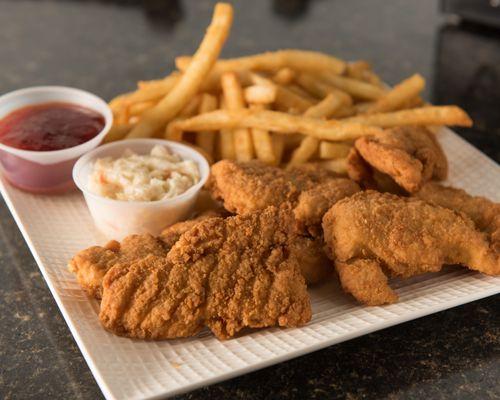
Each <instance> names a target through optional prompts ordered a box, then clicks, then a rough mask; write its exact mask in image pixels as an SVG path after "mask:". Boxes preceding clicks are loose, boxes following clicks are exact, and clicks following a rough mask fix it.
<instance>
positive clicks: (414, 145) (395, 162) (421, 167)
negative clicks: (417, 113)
mask: <svg viewBox="0 0 500 400" xmlns="http://www.w3.org/2000/svg"><path fill="white" fill-rule="evenodd" d="M375 171H378V172H381V173H383V174H387V175H389V176H390V177H391V178H392V179H393V180H394V181H395V182H396V183H397V184H398V185H399V186H401V187H402V188H403V189H404V190H406V191H407V192H409V193H414V192H416V191H418V190H419V189H420V187H421V186H422V185H423V184H424V183H425V182H427V181H429V180H431V179H437V180H442V179H446V176H447V174H448V162H447V160H446V156H445V154H444V152H443V150H442V148H441V146H440V145H439V143H438V141H437V140H436V138H435V136H434V135H433V134H432V133H431V132H429V131H428V130H427V129H426V128H424V127H411V126H410V127H397V128H393V129H387V130H384V131H381V132H380V134H377V135H374V136H364V137H360V138H359V139H357V140H356V141H355V142H354V148H353V149H352V150H351V153H350V154H349V157H348V168H347V172H348V174H349V177H350V178H351V179H353V180H355V181H357V182H360V183H362V184H363V185H364V186H365V187H366V188H368V189H376V188H377V187H378V186H377V183H376V180H375V179H374V172H375Z"/></svg>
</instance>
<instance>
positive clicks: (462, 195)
mask: <svg viewBox="0 0 500 400" xmlns="http://www.w3.org/2000/svg"><path fill="white" fill-rule="evenodd" d="M415 197H418V198H419V199H422V200H425V201H427V202H430V203H433V204H437V205H438V206H442V207H445V208H449V209H450V210H455V211H458V212H461V213H463V214H465V215H467V216H468V217H469V218H470V219H471V220H472V221H473V222H474V224H475V225H476V228H477V229H478V230H480V231H482V232H485V233H486V234H487V235H488V237H489V240H490V243H491V246H492V248H493V250H494V251H496V252H497V253H500V204H498V203H494V202H492V201H491V200H488V199H486V198H484V197H480V196H471V195H470V194H468V193H467V192H466V191H464V190H462V189H456V188H452V187H447V186H442V185H440V184H439V183H435V182H429V183H427V184H425V185H424V186H423V187H422V189H421V190H420V191H419V192H417V193H415Z"/></svg>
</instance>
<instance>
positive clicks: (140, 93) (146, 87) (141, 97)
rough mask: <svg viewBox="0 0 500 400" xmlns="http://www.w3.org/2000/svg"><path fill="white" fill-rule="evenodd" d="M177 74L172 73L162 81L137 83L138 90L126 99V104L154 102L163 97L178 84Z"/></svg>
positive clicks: (178, 76)
mask: <svg viewBox="0 0 500 400" xmlns="http://www.w3.org/2000/svg"><path fill="white" fill-rule="evenodd" d="M179 79H180V74H179V72H172V73H171V74H170V75H168V76H167V77H165V78H163V79H159V80H155V81H143V82H138V83H137V85H138V87H139V88H138V89H137V90H136V91H135V92H133V93H131V94H130V96H128V98H127V99H126V100H127V102H128V103H139V102H143V101H152V100H153V101H154V100H159V99H161V98H162V97H165V96H166V95H167V94H168V93H169V92H170V91H171V90H172V89H173V88H174V86H175V85H176V84H177V83H178V82H179Z"/></svg>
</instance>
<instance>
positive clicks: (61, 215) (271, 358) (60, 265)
mask: <svg viewBox="0 0 500 400" xmlns="http://www.w3.org/2000/svg"><path fill="white" fill-rule="evenodd" d="M439 139H440V141H441V143H442V144H443V146H444V148H445V151H446V154H447V156H448V159H449V161H450V177H449V182H448V183H449V184H453V185H455V186H458V187H462V188H464V189H466V190H467V191H469V192H470V193H472V194H476V195H483V196H487V197H489V198H490V199H492V200H495V201H500V187H499V185H500V168H499V166H498V165H497V164H496V163H495V162H493V161H492V160H490V159H489V158H487V157H486V156H485V155H484V154H482V153H481V152H479V151H478V150H476V149H475V148H474V147H472V146H471V145H469V144H468V143H466V142H465V141H464V140H462V139H461V138H460V137H458V136H457V135H456V134H454V133H453V132H452V131H450V130H448V129H443V130H442V132H440V134H439ZM0 190H1V192H2V194H3V197H4V199H5V201H6V202H7V205H8V207H9V208H10V211H11V212H12V214H13V215H14V217H15V219H16V222H17V224H18V225H19V228H20V229H21V231H22V233H23V235H24V238H25V239H26V242H27V243H28V245H29V247H30V249H31V251H32V252H33V255H34V257H35V259H36V261H37V263H38V265H39V267H40V270H41V271H42V273H43V276H44V277H45V280H46V281H47V284H48V286H49V288H50V290H51V291H52V294H53V296H54V298H55V299H56V301H57V304H58V306H59V308H60V309H61V312H62V314H63V315H64V318H65V319H66V322H67V323H68V326H69V328H70V330H71V333H72V334H73V336H74V337H75V340H76V342H77V343H78V346H79V347H80V350H81V351H82V353H83V355H84V357H85V359H86V360H87V363H88V365H89V367H90V369H91V370H92V373H93V374H94V376H95V378H96V380H97V382H98V384H99V386H100V387H101V389H102V391H103V393H104V395H105V396H106V398H108V399H152V398H159V397H165V396H169V395H174V394H178V393H182V392H186V391H189V390H193V389H195V388H197V387H200V386H204V385H209V384H212V383H215V382H218V381H222V380H225V379H229V378H231V377H234V376H237V375H241V374H244V373H248V372H250V371H254V370H256V369H259V368H263V367H266V366H269V365H272V364H276V363H279V362H281V361H284V360H287V359H290V358H293V357H297V356H300V355H302V354H306V353H309V352H312V351H314V350H318V349H321V348H323V347H327V346H330V345H332V344H335V343H339V342H342V341H344V340H348V339H352V338H354V337H357V336H360V335H364V334H366V333H368V332H373V331H376V330H379V329H383V328H385V327H388V326H391V325H396V324H400V323H402V322H405V321H408V320H411V319H414V318H418V317H421V316H423V315H427V314H431V313H435V312H437V311H440V310H444V309H447V308H450V307H454V306H456V305H459V304H463V303H467V302H470V301H473V300H476V299H479V298H482V297H486V296H490V295H493V294H496V293H499V292H500V278H499V277H489V276H485V275H482V274H479V273H474V272H471V271H468V270H466V269H465V268H448V269H445V270H444V271H442V272H440V273H437V274H428V275H423V276H419V277H417V278H414V279H410V280H406V281H393V282H392V285H393V287H395V288H397V292H398V294H399V296H400V298H401V300H400V302H399V303H397V304H393V305H390V306H385V307H363V306H360V305H358V304H357V303H356V302H354V300H353V299H352V298H350V297H349V296H347V295H344V294H343V293H342V292H341V290H340V288H339V287H338V284H337V283H336V282H330V283H328V284H325V285H323V286H321V287H317V288H314V289H312V290H311V291H310V293H311V300H312V307H313V318H312V321H311V322H310V323H309V324H308V325H307V326H305V327H303V328H300V329H278V328H274V329H263V330H260V331H257V332H254V333H251V334H248V335H246V336H243V337H239V338H236V339H232V340H228V341H224V342H221V341H219V340H217V339H215V338H214V337H213V336H212V335H211V334H210V333H209V332H208V331H204V332H202V333H201V334H200V335H198V336H197V337H194V338H191V339H183V340H171V341H160V342H145V341H138V340H137V341H136V340H131V339H125V338H120V337H118V336H114V335H112V334H110V333H108V332H106V331H105V330H104V329H103V328H102V327H101V326H100V325H99V320H98V317H97V315H98V308H99V307H98V303H97V301H95V300H92V299H90V298H89V297H87V295H86V294H85V293H84V292H83V291H82V290H81V289H80V287H79V286H78V284H77V283H76V281H75V278H74V276H73V275H72V274H71V273H70V272H68V270H67V268H66V264H67V262H68V260H69V259H70V258H71V257H72V256H73V254H74V253H75V252H77V251H78V250H81V249H83V248H85V247H88V246H90V245H94V244H102V243H103V242H104V239H103V238H102V237H101V236H100V235H99V234H98V233H97V232H96V231H95V229H94V226H93V223H92V220H91V217H90V215H89V213H88V211H87V208H86V206H85V202H84V200H83V197H82V196H81V195H80V194H78V193H74V194H68V195H64V196H40V195H31V194H28V193H24V192H22V191H19V190H17V189H15V188H13V187H12V186H10V185H9V184H7V183H5V182H4V181H2V182H0Z"/></svg>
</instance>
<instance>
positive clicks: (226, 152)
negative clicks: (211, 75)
mask: <svg viewBox="0 0 500 400" xmlns="http://www.w3.org/2000/svg"><path fill="white" fill-rule="evenodd" d="M220 108H221V109H222V110H226V109H227V107H226V101H225V100H224V96H221V97H220ZM201 130H203V129H201ZM212 130H217V129H212ZM219 154H220V156H221V158H227V159H229V160H234V159H235V158H236V150H235V148H234V138H233V131H232V130H231V129H224V128H221V129H220V135H219Z"/></svg>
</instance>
